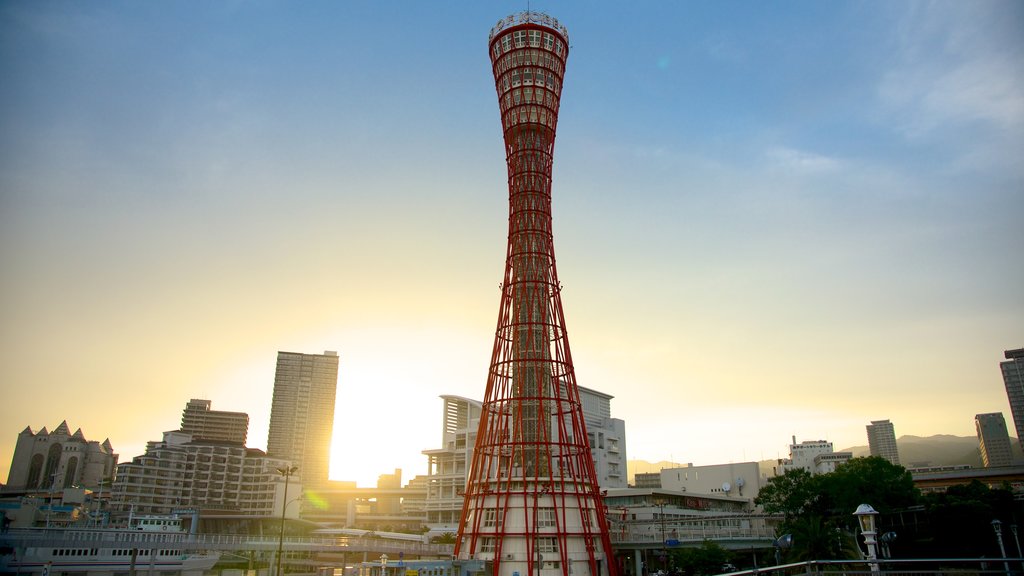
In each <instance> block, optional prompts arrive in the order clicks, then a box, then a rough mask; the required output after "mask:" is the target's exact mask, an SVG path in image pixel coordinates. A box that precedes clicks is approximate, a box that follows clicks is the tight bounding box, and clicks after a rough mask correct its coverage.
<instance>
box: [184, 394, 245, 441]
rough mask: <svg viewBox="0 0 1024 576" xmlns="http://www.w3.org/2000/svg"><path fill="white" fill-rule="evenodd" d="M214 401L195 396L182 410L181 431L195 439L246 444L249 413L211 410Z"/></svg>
mask: <svg viewBox="0 0 1024 576" xmlns="http://www.w3.org/2000/svg"><path fill="white" fill-rule="evenodd" d="M212 404H213V403H212V402H210V401H209V400H201V399H198V398H193V399H191V400H189V401H188V404H186V405H185V409H184V410H182V412H181V431H182V432H184V433H186V434H191V435H192V438H193V439H194V440H220V441H223V442H237V443H238V444H245V440H246V436H248V434H249V415H248V414H246V413H245V412H225V411H223V410H211V409H210V407H211V406H212Z"/></svg>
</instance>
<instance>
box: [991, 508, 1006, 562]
mask: <svg viewBox="0 0 1024 576" xmlns="http://www.w3.org/2000/svg"><path fill="white" fill-rule="evenodd" d="M992 530H993V531H995V533H996V542H998V543H999V554H1001V555H1002V557H1003V570H1006V573H1007V574H1009V573H1010V563H1009V562H1007V561H1006V548H1004V547H1003V523H1002V522H1000V521H999V519H998V518H997V519H995V520H993V521H992Z"/></svg>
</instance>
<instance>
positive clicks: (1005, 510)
mask: <svg viewBox="0 0 1024 576" xmlns="http://www.w3.org/2000/svg"><path fill="white" fill-rule="evenodd" d="M924 502H925V510H926V513H927V521H928V528H929V530H928V532H929V534H927V540H928V546H927V548H928V549H929V551H930V553H931V554H932V555H933V556H934V555H939V556H946V557H952V556H962V557H970V556H998V555H999V554H1000V551H999V548H998V545H997V544H996V540H995V533H994V532H993V530H992V521H993V520H1000V521H1001V522H1003V525H1004V526H1009V525H1010V524H1011V523H1013V515H1014V508H1015V503H1014V500H1013V493H1012V492H1011V491H1009V490H1005V489H995V490H993V489H990V488H989V487H988V486H986V485H984V484H982V483H981V482H979V481H977V480H974V481H972V482H971V483H970V484H963V485H959V486H951V487H950V488H949V489H948V490H946V491H945V492H943V493H938V494H929V495H928V496H927V497H926V498H925V499H924Z"/></svg>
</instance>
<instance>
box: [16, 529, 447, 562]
mask: <svg viewBox="0 0 1024 576" xmlns="http://www.w3.org/2000/svg"><path fill="white" fill-rule="evenodd" d="M278 538H279V537H278V536H276V535H264V536H249V535H239V534H185V533H180V532H175V533H171V532H129V531H124V532H113V531H102V530H47V529H27V530H11V531H10V532H8V533H6V534H3V535H2V536H0V545H10V546H36V547H40V546H43V547H83V548H84V547H125V546H132V545H136V544H138V545H146V546H154V545H158V546H161V547H165V548H177V549H182V550H276V549H277V546H278ZM281 542H282V546H283V548H284V549H285V550H288V551H293V552H298V551H307V552H363V551H366V552H383V553H399V552H402V553H405V554H408V555H410V556H446V555H447V556H450V555H451V554H452V551H453V549H454V547H453V546H452V545H450V544H424V543H421V542H412V541H408V540H389V539H387V538H364V537H357V538H354V537H329V538H296V537H285V538H284V539H283V540H282V541H281Z"/></svg>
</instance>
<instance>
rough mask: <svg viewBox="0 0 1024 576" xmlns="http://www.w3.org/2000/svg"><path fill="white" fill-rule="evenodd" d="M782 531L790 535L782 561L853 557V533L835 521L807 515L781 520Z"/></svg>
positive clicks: (854, 553) (854, 546)
mask: <svg viewBox="0 0 1024 576" xmlns="http://www.w3.org/2000/svg"><path fill="white" fill-rule="evenodd" d="M782 532H783V533H789V534H792V535H793V545H792V547H791V548H790V549H789V550H786V551H784V552H783V554H782V556H783V561H784V562H802V561H804V560H846V559H850V558H856V557H857V551H856V550H857V549H856V543H855V541H854V539H853V536H852V535H851V534H850V533H849V532H847V531H846V530H845V529H844V528H843V526H842V525H841V524H840V523H839V522H836V521H835V520H830V519H825V518H822V517H821V516H817V515H813V514H809V515H806V516H801V517H799V518H793V519H790V520H787V521H785V522H784V523H783V525H782Z"/></svg>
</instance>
